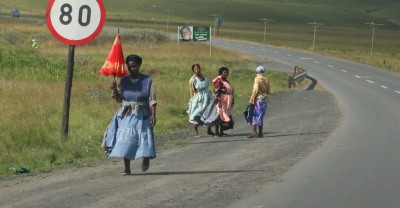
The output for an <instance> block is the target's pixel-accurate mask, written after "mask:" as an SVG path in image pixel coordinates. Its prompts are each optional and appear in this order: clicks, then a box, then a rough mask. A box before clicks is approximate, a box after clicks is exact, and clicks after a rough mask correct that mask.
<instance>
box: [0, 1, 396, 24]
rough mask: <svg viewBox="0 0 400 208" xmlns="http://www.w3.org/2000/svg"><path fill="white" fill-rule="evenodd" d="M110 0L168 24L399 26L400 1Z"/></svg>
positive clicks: (127, 13) (29, 4)
mask: <svg viewBox="0 0 400 208" xmlns="http://www.w3.org/2000/svg"><path fill="white" fill-rule="evenodd" d="M47 2H48V1H47V0H31V1H24V0H2V2H1V3H0V13H2V14H7V13H9V12H10V10H11V8H12V6H14V5H16V6H17V7H18V8H19V9H20V11H21V13H22V15H44V12H45V8H46V5H47ZM136 2H137V3H132V1H130V0H119V1H111V0H104V4H105V6H106V10H107V18H108V19H118V20H132V21H133V20H145V21H154V22H162V23H165V21H166V19H167V12H166V10H170V11H172V12H170V15H169V16H170V17H169V20H170V21H171V24H176V25H179V24H184V23H186V24H189V23H194V22H196V23H202V24H213V17H212V16H211V15H213V14H217V15H221V16H222V18H223V24H225V25H229V24H242V25H254V24H259V21H258V19H259V18H268V19H273V20H274V22H276V23H279V24H287V25H291V24H298V25H306V24H307V23H308V22H310V21H317V22H323V23H324V24H325V25H329V26H341V27H343V26H344V27H362V26H363V24H364V23H365V22H371V21H373V22H379V23H381V24H385V28H394V29H399V27H400V13H399V12H398V9H397V8H399V6H400V1H398V0H336V1H330V0H202V1H195V0H169V1H165V0H153V1H136Z"/></svg>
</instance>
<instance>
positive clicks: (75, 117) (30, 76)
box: [0, 19, 288, 175]
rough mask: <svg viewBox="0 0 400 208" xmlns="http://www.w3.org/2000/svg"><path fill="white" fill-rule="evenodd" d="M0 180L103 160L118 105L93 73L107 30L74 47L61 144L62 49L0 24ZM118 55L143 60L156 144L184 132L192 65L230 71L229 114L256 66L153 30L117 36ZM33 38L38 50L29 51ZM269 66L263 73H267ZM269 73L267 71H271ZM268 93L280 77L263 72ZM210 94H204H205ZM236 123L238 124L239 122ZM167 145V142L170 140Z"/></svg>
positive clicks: (282, 85) (242, 100) (281, 82)
mask: <svg viewBox="0 0 400 208" xmlns="http://www.w3.org/2000/svg"><path fill="white" fill-rule="evenodd" d="M0 24H1V25H4V26H6V27H4V28H2V29H1V30H0V49H1V50H0V51H1V54H0V58H1V59H0V97H1V99H0V116H1V118H2V119H1V121H0V175H9V174H13V173H14V171H15V169H13V168H16V169H18V168H19V167H21V166H22V167H24V168H27V169H29V170H30V171H31V172H32V173H38V172H49V171H52V170H54V169H55V168H58V167H62V166H65V165H72V166H76V165H78V166H79V165H90V164H93V162H96V161H98V160H100V159H101V158H103V157H104V153H103V151H102V150H101V148H100V143H101V140H102V135H103V132H104V129H105V128H106V126H107V125H108V122H109V121H110V119H111V117H112V115H113V114H114V113H115V111H116V110H117V108H118V107H119V105H118V104H117V103H115V102H114V101H113V100H112V99H111V96H110V95H111V91H110V90H109V88H108V86H109V84H110V83H111V81H112V80H113V77H105V76H103V75H99V74H97V71H98V70H99V69H100V68H101V66H102V65H103V64H104V61H105V59H106V58H107V55H108V53H109V51H110V49H111V46H112V44H113V42H114V39H115V35H116V33H117V30H115V31H114V29H110V28H107V29H105V30H104V31H103V32H102V33H101V34H100V36H99V37H98V38H96V39H95V40H94V41H92V42H90V43H89V44H86V45H83V46H76V49H75V66H74V79H73V85H72V94H71V107H70V120H69V132H68V137H67V138H63V137H62V136H61V123H62V122H61V121H62V112H63V99H64V87H65V86H64V85H65V76H66V67H67V55H68V46H67V45H65V44H63V43H61V42H59V41H58V40H57V39H55V38H54V37H53V36H52V35H51V34H50V33H49V32H48V30H47V27H46V25H43V24H39V23H37V24H32V22H24V21H20V20H18V21H13V22H11V21H10V20H9V19H0ZM120 34H121V41H122V47H123V50H124V54H125V56H126V55H128V54H130V53H136V54H139V55H141V56H142V57H143V64H142V68H141V71H142V72H143V73H146V74H151V75H152V77H153V79H154V81H155V86H156V93H157V100H158V107H157V111H158V112H157V126H156V128H155V134H156V138H159V137H161V136H164V137H165V136H166V135H169V134H171V133H175V132H178V131H181V130H185V129H187V128H188V127H189V126H188V117H187V114H186V110H187V107H188V106H187V103H188V100H189V89H188V79H189V78H190V76H191V75H192V71H191V68H190V67H191V65H192V64H193V63H199V64H201V66H202V69H203V72H204V73H205V74H206V75H207V76H208V77H209V78H210V79H212V78H213V77H215V76H216V75H217V72H218V68H219V67H221V66H227V67H229V68H230V71H231V73H230V77H229V80H230V81H231V82H232V84H233V86H234V87H235V89H236V98H237V99H236V103H235V109H234V110H235V111H236V112H241V111H243V109H244V108H245V105H246V103H247V101H248V98H249V96H250V93H251V89H252V83H253V80H254V75H255V73H254V69H255V67H256V66H257V65H256V63H254V62H251V61H250V60H248V59H247V57H244V56H241V55H238V54H234V53H230V52H227V51H223V50H218V49H215V48H214V49H213V52H212V54H213V55H212V56H210V54H209V46H207V45H205V44H201V43H199V44H191V43H189V44H180V49H179V50H180V52H179V56H178V54H177V43H176V41H175V40H172V41H171V40H169V38H168V35H167V34H165V33H163V32H157V31H154V30H135V31H132V30H121V31H120ZM32 37H35V39H36V41H37V45H38V48H37V49H35V48H32V46H31V44H32V43H31V39H32ZM267 67H268V66H267ZM272 70H273V69H272ZM267 76H268V77H269V79H270V80H271V85H272V89H273V93H278V92H282V91H287V90H288V89H287V75H286V74H285V73H278V72H274V71H271V70H269V71H268V72H267ZM210 89H211V87H210ZM238 119H239V118H238ZM171 139H173V138H171Z"/></svg>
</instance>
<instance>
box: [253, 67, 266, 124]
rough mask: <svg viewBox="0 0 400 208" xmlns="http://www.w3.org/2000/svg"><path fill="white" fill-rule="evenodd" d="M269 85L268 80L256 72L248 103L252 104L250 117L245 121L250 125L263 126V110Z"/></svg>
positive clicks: (264, 109)
mask: <svg viewBox="0 0 400 208" xmlns="http://www.w3.org/2000/svg"><path fill="white" fill-rule="evenodd" d="M269 94H270V86H269V82H268V80H267V79H266V78H265V77H264V76H263V75H262V74H257V75H256V77H255V78H254V84H253V91H252V93H251V97H250V101H249V103H251V104H253V105H254V108H253V109H251V110H252V111H253V112H251V115H252V118H250V121H247V123H248V124H250V125H257V126H263V124H264V123H263V120H264V115H265V112H266V111H267V107H268V102H269Z"/></svg>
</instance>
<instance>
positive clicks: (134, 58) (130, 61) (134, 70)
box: [125, 54, 142, 76]
mask: <svg viewBox="0 0 400 208" xmlns="http://www.w3.org/2000/svg"><path fill="white" fill-rule="evenodd" d="M125 61H126V65H127V67H128V71H129V73H130V74H131V75H132V76H137V75H138V74H139V69H140V65H142V58H141V57H140V56H138V55H136V54H131V55H129V56H127V57H126V60H125Z"/></svg>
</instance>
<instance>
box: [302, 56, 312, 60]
mask: <svg viewBox="0 0 400 208" xmlns="http://www.w3.org/2000/svg"><path fill="white" fill-rule="evenodd" d="M299 58H300V59H303V60H310V59H312V58H303V57H299Z"/></svg>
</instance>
